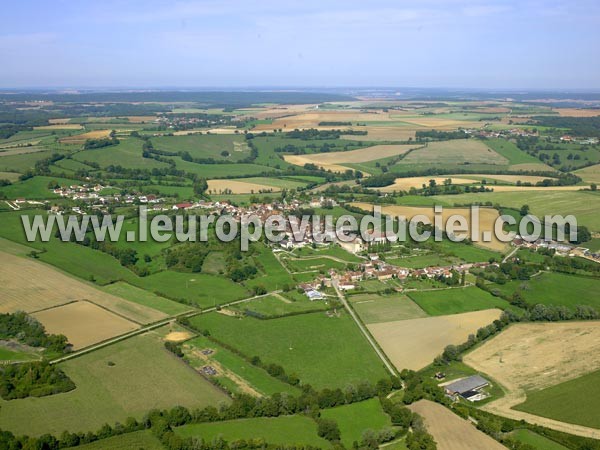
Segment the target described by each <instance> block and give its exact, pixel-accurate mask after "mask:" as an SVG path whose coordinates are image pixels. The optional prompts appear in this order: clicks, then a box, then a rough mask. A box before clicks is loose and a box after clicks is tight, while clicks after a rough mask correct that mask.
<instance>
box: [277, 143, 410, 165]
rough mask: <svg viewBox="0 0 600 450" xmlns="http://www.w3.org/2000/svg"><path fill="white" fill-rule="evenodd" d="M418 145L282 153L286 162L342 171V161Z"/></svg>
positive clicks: (397, 152)
mask: <svg viewBox="0 0 600 450" xmlns="http://www.w3.org/2000/svg"><path fill="white" fill-rule="evenodd" d="M416 147H418V144H414V145H410V144H408V145H374V146H372V147H366V148H361V149H358V150H349V151H347V152H329V153H315V154H312V155H284V159H285V161H286V162H289V163H290V164H295V165H298V166H304V164H307V163H311V164H316V165H317V166H319V167H323V168H324V169H325V170H332V171H334V172H343V171H345V170H347V169H348V167H344V166H343V163H362V162H367V161H374V160H376V159H381V158H388V157H390V156H397V155H403V154H405V153H407V152H408V151H409V150H412V149H414V148H416Z"/></svg>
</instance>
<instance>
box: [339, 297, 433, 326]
mask: <svg viewBox="0 0 600 450" xmlns="http://www.w3.org/2000/svg"><path fill="white" fill-rule="evenodd" d="M349 300H350V303H351V304H352V307H353V308H354V310H355V311H356V312H357V314H358V315H359V316H360V318H361V319H362V321H363V322H364V323H382V322H394V321H397V320H406V319H416V318H419V317H427V313H425V311H423V310H422V309H421V308H420V307H419V306H418V305H417V304H416V303H415V302H413V301H412V300H411V299H410V298H408V297H407V296H406V295H396V294H395V295H378V294H359V295H352V296H351V297H349Z"/></svg>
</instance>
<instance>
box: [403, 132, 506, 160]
mask: <svg viewBox="0 0 600 450" xmlns="http://www.w3.org/2000/svg"><path fill="white" fill-rule="evenodd" d="M462 163H469V164H494V165H508V163H509V161H508V159H506V158H504V157H503V156H500V155H499V154H498V153H496V152H495V151H493V150H492V149H491V148H489V147H488V146H486V145H485V144H484V143H483V142H481V141H478V140H475V139H454V140H451V141H442V142H430V143H429V144H428V145H427V146H426V147H423V148H420V149H417V150H415V151H413V152H411V153H410V154H408V155H406V157H405V158H403V159H402V160H401V161H400V162H399V163H398V164H434V165H437V166H439V165H442V164H453V165H456V164H462Z"/></svg>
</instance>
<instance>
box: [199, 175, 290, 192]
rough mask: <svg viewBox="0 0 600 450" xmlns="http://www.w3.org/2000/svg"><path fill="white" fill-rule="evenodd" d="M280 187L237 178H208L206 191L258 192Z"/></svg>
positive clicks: (275, 190)
mask: <svg viewBox="0 0 600 450" xmlns="http://www.w3.org/2000/svg"><path fill="white" fill-rule="evenodd" d="M280 190H281V188H277V187H273V186H267V185H266V184H258V183H247V182H245V181H238V180H227V179H223V180H208V192H209V193H211V194H224V193H230V194H254V193H256V194H258V193H259V192H277V191H280Z"/></svg>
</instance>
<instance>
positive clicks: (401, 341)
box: [367, 309, 501, 370]
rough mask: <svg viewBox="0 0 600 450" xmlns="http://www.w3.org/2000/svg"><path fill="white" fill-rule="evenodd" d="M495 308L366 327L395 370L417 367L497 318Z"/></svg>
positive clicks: (426, 363) (429, 362)
mask: <svg viewBox="0 0 600 450" xmlns="http://www.w3.org/2000/svg"><path fill="white" fill-rule="evenodd" d="M500 313H501V311H500V310H499V309H488V310H484V311H476V312H468V313H463V314H453V315H449V316H437V317H425V318H420V319H409V320H401V321H394V322H384V323H374V324H369V325H367V328H368V329H369V331H370V332H371V334H372V335H373V337H374V338H375V339H376V340H377V342H378V343H379V345H380V346H381V348H382V349H383V351H384V352H385V353H386V355H387V356H388V358H389V359H390V361H391V362H392V363H393V364H394V366H396V368H397V369H398V370H402V369H412V370H419V369H422V368H423V367H425V366H427V365H428V364H431V363H432V362H433V360H434V358H435V357H436V356H438V355H440V354H441V353H442V352H443V350H444V348H445V347H446V346H447V345H449V344H461V343H463V342H465V341H466V340H467V338H468V337H469V334H473V333H475V332H476V331H477V330H478V329H479V328H481V327H483V326H485V325H489V324H490V323H492V322H493V321H494V320H496V319H498V318H499V317H500Z"/></svg>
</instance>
